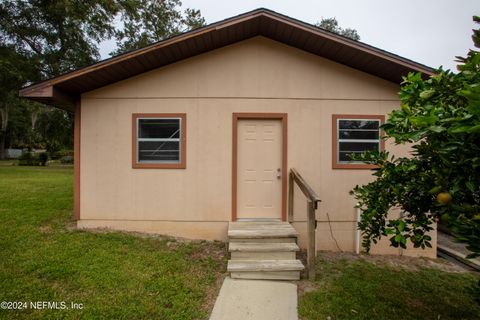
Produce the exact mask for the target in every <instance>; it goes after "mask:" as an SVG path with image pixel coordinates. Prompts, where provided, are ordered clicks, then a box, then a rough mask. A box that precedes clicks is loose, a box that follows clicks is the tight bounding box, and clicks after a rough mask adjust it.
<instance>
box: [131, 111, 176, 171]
mask: <svg viewBox="0 0 480 320" xmlns="http://www.w3.org/2000/svg"><path fill="white" fill-rule="evenodd" d="M137 121H138V122H137V161H138V162H139V163H141V162H144V163H179V162H180V161H181V159H180V157H181V156H180V155H181V152H180V150H181V120H180V119H178V118H160V119H153V118H148V119H138V120H137Z"/></svg>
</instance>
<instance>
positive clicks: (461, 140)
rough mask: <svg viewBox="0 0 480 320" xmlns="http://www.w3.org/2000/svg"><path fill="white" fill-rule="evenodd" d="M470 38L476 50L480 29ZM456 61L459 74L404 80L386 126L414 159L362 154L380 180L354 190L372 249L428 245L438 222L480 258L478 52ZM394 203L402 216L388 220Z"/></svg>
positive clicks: (439, 73)
mask: <svg viewBox="0 0 480 320" xmlns="http://www.w3.org/2000/svg"><path fill="white" fill-rule="evenodd" d="M474 20H475V21H476V22H477V23H479V22H480V18H479V17H474ZM473 40H474V44H475V46H476V47H477V48H479V47H480V30H474V35H473ZM458 61H459V62H460V64H459V66H458V71H459V72H458V73H453V72H450V71H448V70H447V71H444V70H442V69H439V70H438V71H437V74H436V75H434V76H432V77H430V78H429V79H427V80H424V79H422V76H421V75H420V74H409V75H408V76H407V77H406V78H405V79H404V82H403V83H402V86H401V90H400V100H401V108H400V109H398V110H394V111H393V112H392V113H391V114H390V115H389V119H388V121H387V122H386V123H385V125H383V126H382V128H383V130H384V131H385V133H386V138H391V139H394V140H395V142H396V143H399V144H404V143H414V145H413V154H412V157H402V158H394V157H393V156H392V157H390V156H389V154H388V152H381V153H366V154H363V155H362V156H361V157H360V158H359V159H360V160H363V161H366V162H368V163H371V164H376V165H377V166H378V169H377V170H376V171H375V173H374V176H375V177H376V180H374V181H373V182H371V183H369V184H367V185H363V186H356V187H355V188H354V190H353V191H352V192H351V193H352V194H354V195H355V197H356V198H357V199H358V200H359V205H360V208H361V210H362V218H361V222H360V223H359V228H360V229H361V230H362V231H363V236H364V241H363V245H364V247H365V248H366V249H367V251H368V250H369V249H370V245H371V242H374V243H376V241H377V240H378V239H380V238H381V237H382V236H391V237H390V242H391V245H392V246H394V247H398V246H400V247H402V248H406V245H407V242H408V241H411V242H412V243H413V245H414V247H422V248H425V247H430V246H431V244H430V241H431V238H430V236H429V235H428V231H430V230H432V224H433V223H434V222H435V221H441V222H443V223H445V224H446V225H447V226H448V227H449V228H450V230H451V231H452V234H453V235H454V236H455V238H456V239H457V240H458V241H460V242H463V243H466V244H467V249H468V250H470V251H471V254H470V255H469V257H470V258H472V257H477V256H480V52H478V51H474V50H470V52H469V53H468V56H467V57H466V58H459V60H458ZM394 207H400V208H401V210H402V211H404V212H405V216H404V217H403V218H399V219H392V220H390V221H388V219H387V215H388V212H389V210H390V209H391V208H394ZM387 221H388V222H387ZM478 293H479V297H480V283H479V287H478Z"/></svg>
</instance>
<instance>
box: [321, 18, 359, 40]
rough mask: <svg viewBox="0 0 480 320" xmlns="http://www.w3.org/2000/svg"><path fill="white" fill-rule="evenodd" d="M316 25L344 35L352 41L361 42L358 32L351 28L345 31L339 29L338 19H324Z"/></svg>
mask: <svg viewBox="0 0 480 320" xmlns="http://www.w3.org/2000/svg"><path fill="white" fill-rule="evenodd" d="M315 25H316V26H317V27H319V28H322V29H324V30H327V31H330V32H333V33H336V34H339V35H342V36H344V37H347V38H350V39H352V40H355V41H359V40H360V35H359V34H358V32H357V30H355V29H350V28H345V29H343V28H341V27H339V26H338V21H337V19H336V18H322V20H321V21H320V22H317V23H316V24H315Z"/></svg>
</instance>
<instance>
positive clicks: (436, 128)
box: [428, 126, 446, 133]
mask: <svg viewBox="0 0 480 320" xmlns="http://www.w3.org/2000/svg"><path fill="white" fill-rule="evenodd" d="M428 130H430V131H433V132H436V133H440V132H443V131H445V130H446V129H445V128H444V127H442V126H431V127H428Z"/></svg>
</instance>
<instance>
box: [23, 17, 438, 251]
mask: <svg viewBox="0 0 480 320" xmlns="http://www.w3.org/2000/svg"><path fill="white" fill-rule="evenodd" d="M409 72H421V73H423V74H424V76H425V77H427V76H429V75H432V74H433V70H432V69H431V68H429V67H426V66H424V65H422V64H419V63H416V62H414V61H411V60H408V59H405V58H402V57H400V56H397V55H394V54H392V53H389V52H386V51H383V50H380V49H378V48H375V47H372V46H369V45H367V44H364V43H361V42H357V41H352V40H350V39H347V38H345V37H342V36H339V35H336V34H333V33H330V32H327V31H324V30H321V29H319V28H317V27H315V26H312V25H310V24H307V23H304V22H301V21H298V20H295V19H292V18H290V17H287V16H284V15H281V14H278V13H276V12H273V11H270V10H266V9H257V10H254V11H251V12H248V13H245V14H242V15H239V16H236V17H233V18H229V19H226V20H223V21H220V22H217V23H213V24H211V25H208V26H206V27H203V28H200V29H197V30H193V31H190V32H186V33H183V34H180V35H178V36H175V37H172V38H169V39H166V40H164V41H160V42H157V43H154V44H152V45H149V46H147V47H145V48H142V49H138V50H135V51H131V52H127V53H125V54H122V55H119V56H116V57H113V58H110V59H107V60H104V61H101V62H98V63H96V64H94V65H91V66H88V67H85V68H82V69H79V70H76V71H73V72H70V73H67V74H64V75H61V76H59V77H56V78H53V79H49V80H46V81H44V82H41V83H38V84H34V85H32V86H29V87H26V88H24V89H22V90H21V92H20V93H21V95H22V96H24V97H28V98H30V99H33V100H36V101H40V102H43V103H46V104H51V105H54V106H57V107H59V108H63V109H65V110H68V111H71V112H74V113H75V139H74V140H75V167H74V174H75V179H74V181H75V192H74V202H75V203H74V210H75V218H76V219H77V225H78V227H80V228H98V227H106V228H112V229H120V230H131V231H142V232H154V233H160V234H167V235H172V236H180V237H186V238H194V239H219V240H225V239H226V238H227V228H228V226H229V223H230V222H232V221H242V220H243V221H247V220H248V221H252V220H253V221H262V219H263V220H267V221H270V220H272V219H277V220H282V221H286V219H287V211H288V210H287V208H288V176H289V172H290V169H291V168H295V169H296V170H297V171H298V172H299V173H300V174H301V175H302V177H303V178H304V179H305V181H306V182H307V183H308V184H309V186H310V187H311V188H312V189H313V190H314V191H315V192H316V194H318V195H319V197H320V198H321V200H322V202H321V203H320V205H319V208H318V210H317V211H316V218H317V220H318V225H317V232H316V246H317V249H319V250H339V249H341V250H343V251H354V250H355V245H356V244H355V241H356V240H355V239H356V232H357V231H356V212H355V209H354V205H355V199H353V198H352V197H351V196H350V195H349V194H348V192H349V190H351V189H352V188H353V187H354V186H355V185H357V184H363V183H367V182H368V181H370V180H371V179H372V176H371V174H372V172H371V170H370V169H371V167H370V166H368V165H365V164H362V163H356V162H352V161H350V159H349V155H350V154H351V153H352V152H354V153H358V152H362V151H365V150H372V149H375V150H376V149H387V150H389V151H391V152H392V153H394V154H396V155H405V154H407V153H408V148H407V147H405V146H395V145H393V144H392V143H390V142H388V141H387V142H385V141H382V140H381V139H380V135H381V132H380V129H379V126H380V125H381V124H382V123H383V122H384V121H385V117H386V115H387V114H388V113H389V112H390V111H391V110H393V109H395V108H397V107H398V106H399V98H398V95H397V93H398V91H399V84H400V82H401V81H402V76H405V75H406V74H407V73H409ZM295 188H297V191H295V194H294V199H295V201H294V207H293V221H291V222H292V225H293V227H294V228H295V230H296V231H297V232H298V233H299V245H300V247H305V246H306V242H307V237H306V229H307V228H306V222H305V221H306V212H307V208H306V207H307V204H306V199H305V196H304V195H303V194H302V193H301V192H298V187H296V186H295ZM433 236H434V237H435V235H433ZM387 242H388V241H387ZM387 242H382V243H380V244H379V245H377V246H376V247H375V248H374V249H373V251H374V252H376V253H398V252H399V251H398V249H393V248H390V247H389V246H388V243H387ZM435 242H436V241H435V238H434V241H433V244H435ZM403 253H405V254H410V255H424V256H429V257H435V255H436V247H435V246H434V248H432V249H427V250H420V249H418V250H417V249H413V248H412V249H407V250H406V251H404V252H403Z"/></svg>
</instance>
